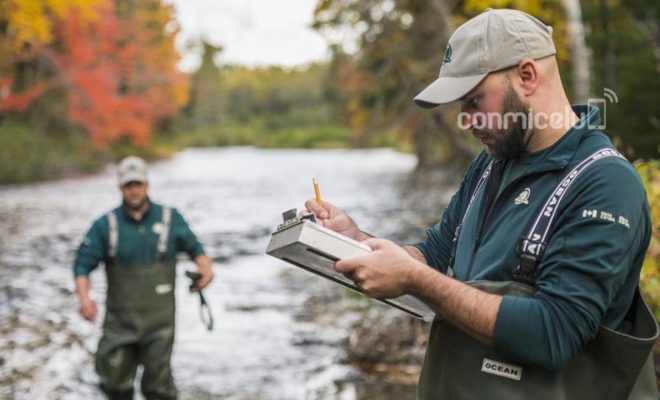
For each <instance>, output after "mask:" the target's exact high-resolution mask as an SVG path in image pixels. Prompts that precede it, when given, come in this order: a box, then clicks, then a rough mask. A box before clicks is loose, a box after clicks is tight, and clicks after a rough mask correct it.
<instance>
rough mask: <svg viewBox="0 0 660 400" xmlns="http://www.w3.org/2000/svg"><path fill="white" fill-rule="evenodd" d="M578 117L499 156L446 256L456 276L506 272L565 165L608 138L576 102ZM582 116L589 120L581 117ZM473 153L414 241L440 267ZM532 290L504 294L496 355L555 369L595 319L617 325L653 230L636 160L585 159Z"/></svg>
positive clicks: (480, 163)
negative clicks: (498, 167) (542, 145)
mask: <svg viewBox="0 0 660 400" xmlns="http://www.w3.org/2000/svg"><path fill="white" fill-rule="evenodd" d="M574 111H575V112H576V113H577V114H578V115H580V116H582V117H581V121H580V123H579V124H578V125H576V126H575V127H573V128H572V129H571V130H570V131H569V132H567V134H566V135H564V136H563V137H562V138H561V139H560V140H559V141H557V142H556V143H555V144H554V145H552V146H551V147H549V148H547V149H544V150H542V151H540V152H538V153H533V154H526V155H524V156H523V157H521V159H520V160H516V161H508V162H504V161H496V162H500V163H502V167H503V168H504V169H503V170H504V171H505V174H504V175H503V180H502V183H501V186H500V188H499V191H498V194H497V196H496V197H495V200H494V203H493V206H492V207H493V208H492V211H491V214H490V216H489V218H487V221H485V220H486V217H485V214H486V205H485V204H484V197H485V192H486V190H482V191H481V192H480V195H479V196H478V197H476V198H475V200H474V203H473V206H472V208H471V210H470V211H469V213H467V215H466V216H465V220H464V225H463V228H462V232H461V235H460V239H459V241H458V245H457V251H456V256H455V263H454V273H455V278H457V279H459V280H461V281H470V280H491V281H508V280H511V276H512V270H513V268H514V267H515V266H516V265H517V264H518V260H519V256H518V253H517V251H516V247H517V246H518V244H519V242H520V239H521V238H522V237H523V235H524V234H526V233H527V232H528V231H529V229H530V228H531V226H532V222H533V219H534V218H536V216H537V215H538V214H539V211H540V209H541V207H542V206H543V203H544V202H545V201H546V200H547V199H548V197H549V195H550V193H551V192H552V190H553V189H555V187H556V186H557V184H558V183H559V182H561V179H562V178H563V177H564V175H565V174H566V173H567V172H568V171H570V170H571V169H572V168H573V167H574V166H575V165H577V164H578V163H579V162H580V161H582V160H583V159H585V158H586V157H588V156H589V155H591V154H593V153H595V152H596V151H597V150H600V149H602V148H613V146H612V143H611V142H610V140H609V139H608V138H607V136H605V134H603V133H602V132H600V131H597V130H592V129H589V125H592V126H593V125H595V124H598V123H599V122H600V116H599V114H598V110H597V109H596V108H593V107H592V108H587V107H586V106H576V107H574ZM588 123H589V124H588ZM490 161H492V159H491V158H490V157H489V156H488V154H487V153H486V152H482V153H481V154H479V155H478V156H477V157H476V158H475V159H474V160H473V161H472V163H471V165H470V166H469V167H468V170H467V172H466V174H465V176H464V179H463V182H462V183H461V186H460V188H459V190H458V192H456V194H455V195H454V196H453V197H452V199H451V201H450V203H449V205H448V207H447V208H446V209H445V210H444V213H443V215H442V218H441V220H440V222H439V223H438V224H437V225H435V226H434V227H432V228H430V229H429V230H428V231H427V237H426V240H424V241H423V242H421V243H419V244H417V245H416V246H417V248H418V249H419V250H420V251H421V252H422V254H423V255H424V257H426V260H427V262H428V263H429V265H431V266H432V267H435V268H437V269H439V270H440V271H442V272H446V270H447V263H448V260H449V258H450V251H451V242H452V238H453V236H454V231H455V229H456V226H457V224H459V223H460V221H461V219H462V218H463V214H464V213H465V209H466V207H467V204H468V201H469V199H470V197H471V196H472V193H473V192H474V189H475V186H476V184H477V182H478V181H479V178H480V177H481V175H482V173H483V171H484V169H485V168H486V166H487V165H488V163H490ZM555 218H556V220H555V221H554V223H553V225H552V230H551V233H550V237H549V240H548V243H547V246H546V250H545V253H544V255H543V258H542V259H541V262H540V264H539V269H540V275H539V278H538V280H537V282H536V285H535V290H534V296H533V297H531V298H518V297H512V296H505V297H504V299H503V301H502V304H501V307H500V310H499V312H498V314H497V320H496V323H495V332H494V346H495V349H496V350H497V351H500V352H502V353H503V354H504V355H507V356H509V357H512V358H513V359H516V360H519V361H520V362H522V363H527V364H529V365H535V366H540V367H543V368H546V369H548V370H551V371H557V370H559V369H561V367H562V366H563V365H565V364H566V363H567V362H568V361H569V360H570V359H571V358H572V357H573V356H575V354H577V353H578V352H579V351H581V350H582V348H583V347H584V346H585V345H586V343H588V342H589V341H590V340H591V339H593V338H594V337H595V335H596V332H597V330H598V326H599V325H601V324H602V325H604V326H606V327H608V328H613V329H616V328H617V327H618V326H619V324H620V323H621V321H622V320H623V318H624V316H625V314H626V311H627V309H628V306H629V305H630V304H631V301H632V298H633V294H634V292H635V288H636V287H637V285H638V283H639V274H640V269H641V266H642V263H643V260H644V255H645V253H646V249H647V248H648V245H649V240H650V236H651V218H650V213H649V210H648V203H647V199H646V192H645V190H644V186H643V184H642V182H641V180H640V178H639V175H638V174H637V172H636V170H635V168H634V167H633V166H632V165H631V164H630V163H629V162H627V161H626V160H624V159H621V158H618V157H608V158H604V159H601V160H598V161H597V162H595V163H594V164H593V165H591V166H590V167H589V168H588V169H587V170H585V171H584V173H583V174H582V175H581V176H580V177H579V178H577V180H576V181H575V182H574V183H573V184H572V186H571V187H570V189H569V191H568V192H567V194H566V195H565V198H564V199H563V200H562V202H561V203H560V207H559V209H558V213H557V215H556V217H555Z"/></svg>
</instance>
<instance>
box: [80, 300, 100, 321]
mask: <svg viewBox="0 0 660 400" xmlns="http://www.w3.org/2000/svg"><path fill="white" fill-rule="evenodd" d="M78 312H80V315H81V316H82V317H83V318H85V319H86V320H87V321H90V322H94V320H95V319H96V314H98V310H97V308H96V302H94V300H92V299H87V300H82V301H81V302H80V309H79V310H78Z"/></svg>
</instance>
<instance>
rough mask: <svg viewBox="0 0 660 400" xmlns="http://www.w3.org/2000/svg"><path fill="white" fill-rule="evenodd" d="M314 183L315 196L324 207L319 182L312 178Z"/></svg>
mask: <svg viewBox="0 0 660 400" xmlns="http://www.w3.org/2000/svg"><path fill="white" fill-rule="evenodd" d="M312 183H313V184H314V194H315V195H316V202H317V203H318V204H319V205H320V206H321V207H323V200H321V192H320V191H319V182H318V181H317V180H316V178H312Z"/></svg>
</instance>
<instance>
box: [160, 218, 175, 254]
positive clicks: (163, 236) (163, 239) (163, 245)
mask: <svg viewBox="0 0 660 400" xmlns="http://www.w3.org/2000/svg"><path fill="white" fill-rule="evenodd" d="M171 220H172V209H171V208H169V207H163V221H162V223H163V229H162V230H161V231H160V236H159V237H158V259H159V260H162V259H163V258H164V257H165V253H166V252H167V237H168V236H169V234H170V221H171Z"/></svg>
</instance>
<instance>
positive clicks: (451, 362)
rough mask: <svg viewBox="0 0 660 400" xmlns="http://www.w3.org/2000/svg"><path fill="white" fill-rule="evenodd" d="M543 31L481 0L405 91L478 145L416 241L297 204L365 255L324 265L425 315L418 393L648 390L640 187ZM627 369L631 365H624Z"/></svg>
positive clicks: (650, 323)
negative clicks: (432, 316)
mask: <svg viewBox="0 0 660 400" xmlns="http://www.w3.org/2000/svg"><path fill="white" fill-rule="evenodd" d="M554 55H555V46H554V44H553V41H552V28H550V27H548V26H546V25H545V24H543V23H542V22H540V21H539V20H538V19H536V18H534V17H532V16H530V15H528V14H525V13H523V12H519V11H515V10H490V9H489V10H487V11H486V12H484V13H482V14H480V15H478V16H476V17H474V18H473V19H471V20H469V21H467V22H466V23H464V24H463V25H461V26H460V27H459V28H458V29H457V30H456V31H455V33H454V34H453V35H452V36H451V38H450V39H449V44H448V46H447V49H446V51H445V54H444V62H443V65H442V67H441V69H440V74H439V77H438V79H437V80H436V81H435V82H433V83H431V85H429V86H428V87H427V88H426V89H424V90H423V91H422V92H421V93H420V94H419V95H418V96H417V97H416V98H415V99H414V101H415V103H416V104H417V105H419V106H421V107H425V108H430V107H435V106H438V105H440V104H444V103H449V102H453V101H458V102H460V105H461V113H460V115H459V118H458V121H457V122H458V124H459V125H460V126H461V127H462V128H464V129H469V130H471V131H472V134H473V135H474V136H475V137H476V138H477V139H478V140H480V141H481V142H482V144H483V145H484V146H485V150H484V151H482V152H481V154H479V155H478V156H477V157H476V158H475V159H474V160H473V161H472V163H471V164H470V166H469V167H468V169H467V171H466V173H465V176H464V178H463V182H462V183H461V186H460V188H459V189H458V191H457V192H456V193H455V194H454V196H453V197H452V199H451V201H450V203H449V205H448V206H447V208H446V209H445V210H444V213H443V214H442V217H441V219H440V221H439V222H438V224H436V225H435V226H433V227H432V228H430V229H428V230H427V236H426V239H425V240H424V241H422V242H420V243H418V244H415V245H413V246H403V247H400V246H398V245H396V244H394V243H392V242H390V241H388V240H383V239H374V238H371V237H370V236H369V235H367V234H365V233H364V232H362V231H360V229H359V227H358V226H357V225H356V224H355V222H353V220H352V219H351V218H349V217H348V216H347V215H346V214H345V213H343V212H342V211H341V210H340V209H338V208H336V207H334V206H332V205H331V204H329V203H327V202H324V206H323V207H321V206H319V205H317V204H316V202H315V201H313V200H308V201H307V202H306V203H305V206H306V207H307V209H308V210H310V211H313V212H314V213H315V214H316V215H317V217H318V219H319V221H320V223H321V224H323V225H324V226H326V227H328V228H330V229H333V230H335V231H338V232H340V233H343V234H345V235H347V236H350V237H352V238H354V239H357V240H363V241H365V243H366V244H368V245H369V246H370V247H371V248H372V249H373V250H374V251H373V252H372V253H370V254H369V255H366V256H360V257H354V258H349V259H344V260H341V261H338V262H337V263H336V265H335V268H336V269H337V271H339V272H341V273H344V274H345V275H346V276H348V277H349V278H350V279H353V280H354V281H355V282H356V284H357V285H358V287H361V288H362V289H363V290H364V292H365V294H367V295H369V296H373V297H379V298H391V297H397V296H400V295H403V294H411V295H414V296H416V297H418V298H419V299H421V300H422V301H424V302H426V303H427V304H428V305H429V306H430V307H431V308H432V309H433V310H435V311H436V314H437V318H436V321H434V323H433V326H432V329H431V335H430V338H429V343H428V347H427V352H426V358H425V361H424V366H423V369H422V373H421V376H420V380H419V386H418V398H419V399H422V400H427V399H428V400H430V399H507V400H508V399H548V400H557V399H586V398H589V399H628V398H630V399H656V398H657V389H656V387H655V379H654V374H653V365H652V359H651V357H650V352H651V348H652V346H653V343H654V342H655V340H656V338H657V337H658V326H657V323H656V321H655V319H654V318H653V316H652V315H651V314H650V313H649V311H648V308H647V307H646V306H645V304H644V303H643V301H642V300H641V297H640V296H639V290H638V284H639V274H640V269H641V266H642V262H643V260H644V255H645V253H646V249H647V248H648V245H649V240H650V235H651V223H650V215H649V210H648V204H647V200H646V194H645V191H644V187H643V185H642V184H641V181H640V179H639V177H638V175H637V173H636V171H635V169H634V168H633V167H632V166H631V165H630V163H629V162H628V161H627V160H626V159H625V158H623V157H622V156H621V155H620V154H619V153H618V152H617V151H616V150H615V149H614V147H613V145H612V144H611V142H610V140H609V139H608V138H607V136H606V135H605V134H603V133H602V132H600V131H598V130H597V129H594V126H599V125H600V117H599V115H598V110H597V109H596V108H590V107H587V106H573V107H571V106H570V103H569V101H568V98H567V96H566V93H565V92H564V89H563V86H562V82H561V79H560V76H559V71H558V67H557V62H556V59H555V57H554ZM640 370H641V372H640Z"/></svg>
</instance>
